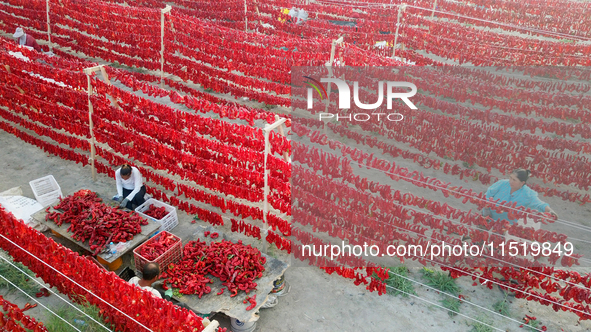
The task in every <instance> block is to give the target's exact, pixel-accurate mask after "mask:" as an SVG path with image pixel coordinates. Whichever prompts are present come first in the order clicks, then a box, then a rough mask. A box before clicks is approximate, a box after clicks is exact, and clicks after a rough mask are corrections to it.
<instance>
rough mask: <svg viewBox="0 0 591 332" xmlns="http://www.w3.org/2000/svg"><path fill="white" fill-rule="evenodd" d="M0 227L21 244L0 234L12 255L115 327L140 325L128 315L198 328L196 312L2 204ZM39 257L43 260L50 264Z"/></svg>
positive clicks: (170, 327) (154, 324)
mask: <svg viewBox="0 0 591 332" xmlns="http://www.w3.org/2000/svg"><path fill="white" fill-rule="evenodd" d="M0 230H1V233H2V234H3V235H4V236H5V237H6V238H8V239H9V240H11V241H13V242H14V243H15V244H16V245H18V246H20V247H21V248H23V249H24V250H26V252H25V251H23V249H20V248H18V247H16V246H15V245H13V244H11V243H9V242H7V241H6V240H4V239H2V240H1V241H0V246H2V248H3V249H4V250H6V251H8V252H9V253H10V255H11V256H12V257H14V259H15V261H17V262H21V263H23V264H24V265H25V266H27V267H28V268H29V269H30V270H31V271H33V272H34V273H35V274H36V275H38V276H39V277H40V278H41V279H43V281H45V282H46V283H48V284H50V285H51V286H52V287H56V288H57V289H58V291H60V292H62V293H63V294H66V295H68V296H69V297H70V298H71V299H73V300H74V301H77V302H81V301H83V300H82V299H83V298H85V299H86V300H88V302H89V303H91V304H93V305H96V306H98V307H99V309H100V310H101V312H102V313H103V315H104V317H105V320H106V322H107V323H111V324H113V325H115V328H116V329H117V330H118V331H139V330H142V329H143V327H141V326H140V325H138V323H136V322H134V321H132V320H130V318H129V317H133V318H134V319H135V320H136V321H137V322H139V323H141V324H143V325H144V326H145V327H147V328H149V329H151V330H166V331H190V332H194V331H201V330H202V329H203V325H202V323H201V318H199V317H197V316H195V315H194V314H191V313H190V311H188V310H186V309H182V308H178V307H175V306H174V305H173V304H172V303H171V302H168V301H166V300H162V299H157V298H155V297H153V296H152V294H151V293H149V292H145V291H143V290H141V289H139V288H137V287H135V286H133V285H131V284H129V283H127V282H126V281H124V280H122V279H120V278H119V277H118V276H117V275H116V274H114V273H113V272H107V271H105V270H104V269H101V268H99V267H98V266H96V264H95V263H93V262H92V261H90V260H88V259H86V258H85V257H83V256H79V255H78V254H77V253H75V252H72V251H71V250H70V249H68V248H65V247H64V246H62V245H60V244H57V243H56V242H54V241H53V240H51V239H49V238H47V237H46V236H45V235H43V234H41V233H39V232H38V231H36V230H34V229H32V228H30V227H28V226H26V225H25V224H24V223H23V222H22V221H19V220H17V219H16V218H14V216H13V215H12V214H9V213H8V212H6V211H5V210H4V209H2V208H0ZM42 262H48V263H49V264H51V267H49V266H47V265H46V263H42ZM54 269H55V270H54ZM56 272H59V273H56ZM90 292H92V293H93V294H94V295H92V294H91V293H90ZM121 294H126V296H121ZM115 308H119V309H115Z"/></svg>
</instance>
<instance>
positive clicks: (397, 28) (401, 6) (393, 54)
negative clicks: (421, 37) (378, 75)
mask: <svg viewBox="0 0 591 332" xmlns="http://www.w3.org/2000/svg"><path fill="white" fill-rule="evenodd" d="M405 10H406V4H402V5H399V6H398V18H397V19H396V34H395V35H394V46H392V59H394V56H396V46H397V44H398V30H399V29H400V19H401V18H402V13H404V11H405Z"/></svg>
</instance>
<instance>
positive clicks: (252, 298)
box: [246, 294, 257, 311]
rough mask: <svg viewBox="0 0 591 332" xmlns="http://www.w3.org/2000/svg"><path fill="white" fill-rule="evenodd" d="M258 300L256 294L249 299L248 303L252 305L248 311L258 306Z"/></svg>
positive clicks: (247, 308)
mask: <svg viewBox="0 0 591 332" xmlns="http://www.w3.org/2000/svg"><path fill="white" fill-rule="evenodd" d="M256 298H257V295H256V294H255V295H254V296H253V297H249V298H248V302H250V305H249V306H248V307H246V311H249V310H252V309H253V308H254V307H255V306H256V305H257V301H256Z"/></svg>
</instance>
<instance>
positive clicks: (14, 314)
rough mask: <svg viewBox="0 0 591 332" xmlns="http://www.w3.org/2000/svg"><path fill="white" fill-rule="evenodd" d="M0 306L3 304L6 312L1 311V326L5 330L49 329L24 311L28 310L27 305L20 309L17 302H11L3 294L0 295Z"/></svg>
mask: <svg viewBox="0 0 591 332" xmlns="http://www.w3.org/2000/svg"><path fill="white" fill-rule="evenodd" d="M27 305H28V303H27ZM35 305H36V304H35ZM0 306H2V310H4V313H2V312H0V328H1V329H2V330H3V331H12V332H25V331H33V332H47V331H48V330H47V328H46V327H45V326H44V325H43V323H42V322H37V321H36V320H35V318H33V317H30V316H28V315H25V314H24V313H23V311H25V310H26V307H25V308H24V309H20V308H19V307H18V306H17V305H16V304H14V303H11V302H9V301H8V300H6V299H5V298H3V297H2V295H0Z"/></svg>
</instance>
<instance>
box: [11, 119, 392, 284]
mask: <svg viewBox="0 0 591 332" xmlns="http://www.w3.org/2000/svg"><path fill="white" fill-rule="evenodd" d="M0 127H1V128H2V129H4V130H7V131H9V132H11V133H13V134H15V135H16V136H18V137H20V138H21V139H23V140H25V141H27V142H30V143H32V144H34V145H37V146H41V147H42V148H43V149H44V150H46V151H48V152H50V153H53V154H56V155H58V156H60V157H62V158H64V159H67V160H74V161H78V162H80V161H87V160H86V158H85V157H84V156H82V155H79V154H77V153H75V152H73V151H68V150H64V149H62V148H59V147H55V146H52V145H51V144H48V143H46V142H43V141H41V140H39V139H36V138H34V137H31V136H30V135H28V134H24V133H22V132H20V131H18V130H15V129H14V128H12V129H10V128H11V127H9V126H3V125H2V124H0ZM118 158H120V157H118ZM117 164H120V162H117ZM95 166H96V167H97V171H98V172H99V173H109V174H110V173H112V171H111V169H110V168H108V167H106V166H104V165H102V163H100V162H98V161H97V162H96V163H95ZM147 191H148V192H149V193H151V194H153V195H154V196H155V197H156V196H158V197H156V198H157V199H161V197H160V196H161V195H163V194H162V193H161V192H160V191H159V190H156V189H152V188H150V187H148V188H147ZM164 200H165V201H167V202H169V203H171V204H173V205H176V206H178V207H179V208H180V209H183V210H185V211H186V212H188V213H193V214H194V213H196V212H197V211H198V215H199V218H200V219H202V220H204V221H207V222H210V223H212V224H214V225H215V224H223V221H222V219H221V216H220V215H218V214H216V213H214V212H211V211H207V210H204V209H201V208H197V207H195V206H193V205H192V204H181V205H180V206H179V203H180V202H179V200H178V199H176V198H175V197H171V199H168V198H167V197H166V196H164ZM185 203H186V202H185ZM193 209H195V210H193ZM269 216H272V215H269ZM211 218H213V219H211ZM259 219H262V215H261V216H260V217H259ZM215 220H219V221H217V222H216V221H215ZM290 232H291V230H290ZM267 240H268V241H271V242H272V243H275V244H276V245H277V247H278V248H280V249H282V250H287V251H290V250H291V242H290V241H289V240H287V239H285V238H282V237H281V236H279V235H277V234H275V233H273V232H269V234H268V235H267ZM357 266H368V267H367V269H366V270H367V271H366V272H367V277H369V276H371V275H373V273H374V272H376V273H378V275H379V276H380V278H381V279H382V280H383V279H385V278H387V277H388V276H387V270H383V269H381V268H379V267H373V266H371V265H367V264H365V265H357ZM324 270H325V271H326V272H327V273H329V274H332V273H333V272H337V273H338V274H339V275H341V276H343V277H347V278H353V279H355V274H354V273H353V277H351V273H350V272H349V271H350V269H346V268H340V267H337V268H326V269H324ZM357 275H358V276H359V274H357ZM357 279H359V277H358V278H357ZM363 280H365V278H363ZM372 284H373V286H372V287H369V286H368V287H367V288H368V289H370V290H371V291H374V290H381V289H382V286H380V284H379V283H376V281H373V279H372ZM378 286H379V287H378ZM381 293H383V292H381Z"/></svg>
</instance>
